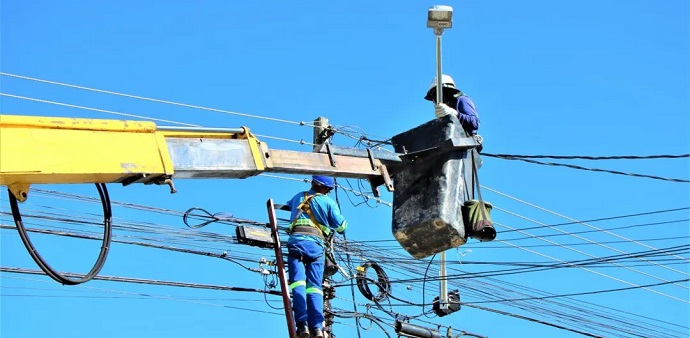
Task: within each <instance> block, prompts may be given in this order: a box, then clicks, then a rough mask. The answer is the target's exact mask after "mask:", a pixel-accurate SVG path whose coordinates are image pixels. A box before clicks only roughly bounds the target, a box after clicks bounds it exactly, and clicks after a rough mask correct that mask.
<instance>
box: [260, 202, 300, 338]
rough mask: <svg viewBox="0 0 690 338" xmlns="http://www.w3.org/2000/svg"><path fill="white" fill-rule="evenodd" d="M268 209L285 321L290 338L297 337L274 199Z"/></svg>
mask: <svg viewBox="0 0 690 338" xmlns="http://www.w3.org/2000/svg"><path fill="white" fill-rule="evenodd" d="M266 208H267V209H268V221H269V224H270V226H271V234H272V235H273V241H274V243H275V246H274V249H275V254H276V265H277V266H278V278H279V279H280V292H281V294H282V295H283V307H284V308H285V320H286V321H287V326H288V334H289V338H294V337H296V336H297V332H296V331H297V329H296V327H295V319H294V317H293V316H292V305H291V303H290V287H289V286H288V281H287V277H286V276H285V264H284V263H283V250H282V248H281V246H280V236H279V234H278V221H277V219H276V211H275V206H274V205H273V199H269V200H268V202H266Z"/></svg>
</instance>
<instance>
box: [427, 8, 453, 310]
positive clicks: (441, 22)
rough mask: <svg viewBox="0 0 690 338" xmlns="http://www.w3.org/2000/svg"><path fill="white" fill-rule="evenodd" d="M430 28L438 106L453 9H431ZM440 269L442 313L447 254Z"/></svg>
mask: <svg viewBox="0 0 690 338" xmlns="http://www.w3.org/2000/svg"><path fill="white" fill-rule="evenodd" d="M426 26H427V27H428V28H433V29H434V35H436V104H441V103H443V72H442V71H441V35H443V30H444V29H446V28H451V27H453V7H450V6H433V7H430V8H429V13H428V18H427V22H426ZM439 258H440V260H441V267H440V269H439V275H440V276H439V277H440V283H441V285H440V289H441V295H440V298H439V307H440V309H441V311H446V310H447V309H448V281H447V280H446V252H445V251H441V253H440V255H439Z"/></svg>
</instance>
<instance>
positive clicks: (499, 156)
mask: <svg viewBox="0 0 690 338" xmlns="http://www.w3.org/2000/svg"><path fill="white" fill-rule="evenodd" d="M482 156H488V157H496V158H504V159H508V158H515V159H519V158H549V159H554V160H593V161H597V160H649V159H662V158H663V159H670V158H686V157H690V154H680V155H647V156H584V155H573V156H562V155H512V154H488V153H482Z"/></svg>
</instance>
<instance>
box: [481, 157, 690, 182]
mask: <svg viewBox="0 0 690 338" xmlns="http://www.w3.org/2000/svg"><path fill="white" fill-rule="evenodd" d="M482 155H484V154H482ZM498 158H500V159H504V160H513V161H523V162H527V163H532V164H539V165H546V166H553V167H566V168H571V169H578V170H585V171H595V172H603V173H609V174H615V175H623V176H632V177H640V178H650V179H654V180H661V181H668V182H678V183H690V180H686V179H680V178H668V177H661V176H653V175H645V174H637V173H626V172H622V171H617V170H608V169H599V168H586V167H582V166H579V165H573V164H565V163H555V162H542V161H535V160H530V159H526V158H520V157H498Z"/></svg>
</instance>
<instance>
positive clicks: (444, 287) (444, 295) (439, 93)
mask: <svg viewBox="0 0 690 338" xmlns="http://www.w3.org/2000/svg"><path fill="white" fill-rule="evenodd" d="M434 33H436V103H437V104H441V103H443V87H442V86H441V85H442V84H443V79H442V78H441V77H442V75H443V72H442V71H441V34H442V33H443V31H441V30H436V31H434ZM440 259H441V267H440V269H439V275H440V276H439V277H441V278H440V280H441V285H440V289H441V295H440V296H439V308H440V309H441V310H446V309H447V308H448V281H447V280H446V252H445V251H444V252H441V255H440Z"/></svg>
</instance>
